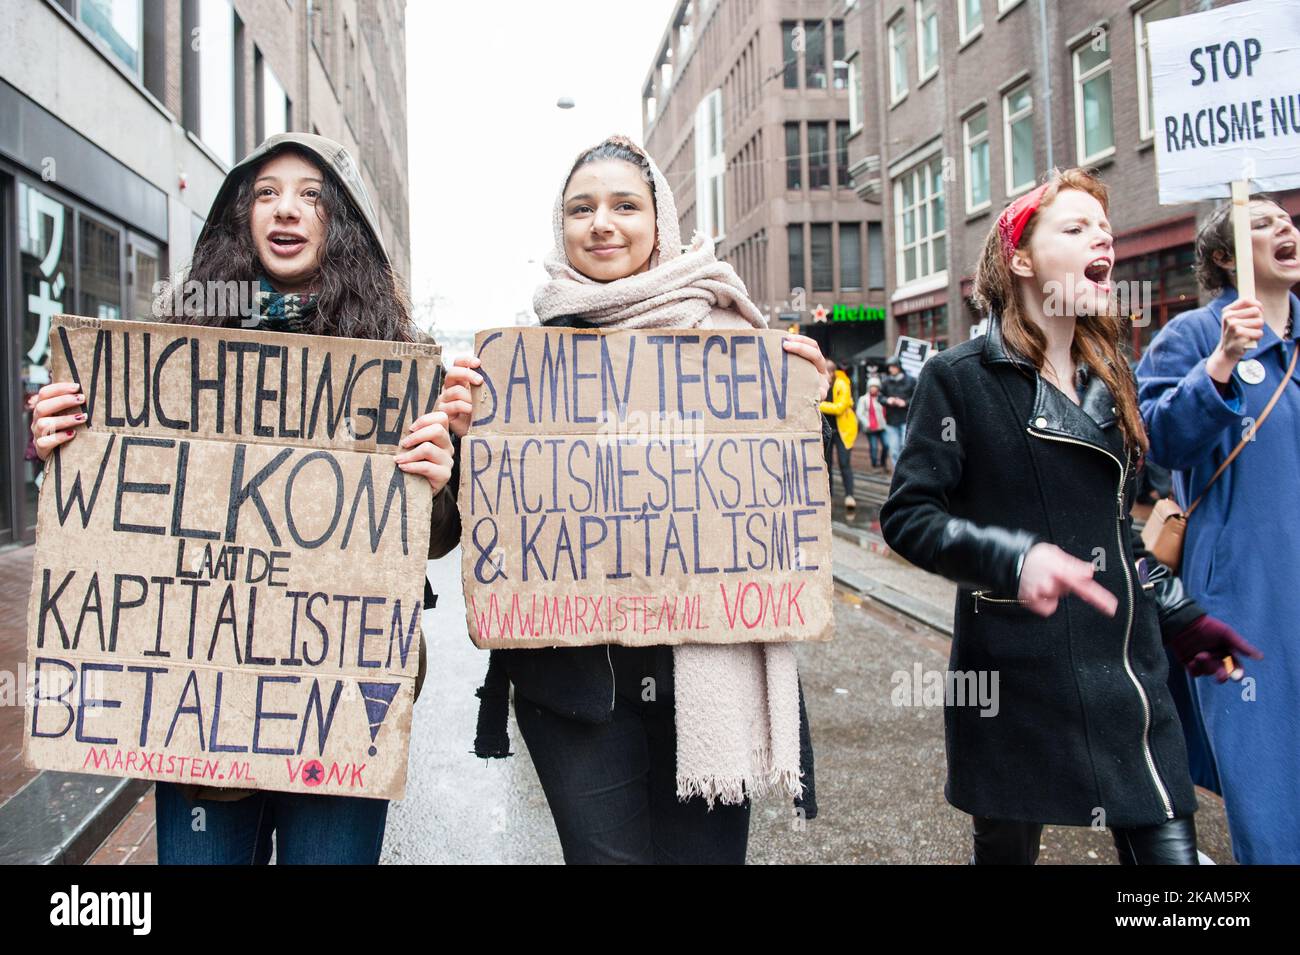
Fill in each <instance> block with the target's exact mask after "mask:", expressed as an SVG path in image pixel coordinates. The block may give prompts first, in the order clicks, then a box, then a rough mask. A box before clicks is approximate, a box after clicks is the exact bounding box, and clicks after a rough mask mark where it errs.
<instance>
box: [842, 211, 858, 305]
mask: <svg viewBox="0 0 1300 955" xmlns="http://www.w3.org/2000/svg"><path fill="white" fill-rule="evenodd" d="M860 288H862V226H861V225H860V224H859V223H857V222H841V223H840V289H841V290H847V291H857V290H858V289H860Z"/></svg>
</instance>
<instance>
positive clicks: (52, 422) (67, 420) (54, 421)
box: [33, 412, 86, 434]
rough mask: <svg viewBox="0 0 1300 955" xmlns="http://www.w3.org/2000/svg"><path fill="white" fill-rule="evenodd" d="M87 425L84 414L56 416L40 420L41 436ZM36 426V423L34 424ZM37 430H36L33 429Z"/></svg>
mask: <svg viewBox="0 0 1300 955" xmlns="http://www.w3.org/2000/svg"><path fill="white" fill-rule="evenodd" d="M85 423H86V415H85V413H84V412H82V413H78V414H65V415H54V416H53V417H49V418H41V419H40V430H39V433H40V434H53V433H54V432H56V431H67V430H68V429H69V428H76V427H78V426H80V425H83V424H85ZM33 424H35V422H33ZM33 430H35V429H33Z"/></svg>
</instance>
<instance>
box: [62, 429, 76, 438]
mask: <svg viewBox="0 0 1300 955" xmlns="http://www.w3.org/2000/svg"><path fill="white" fill-rule="evenodd" d="M64 433H65V434H66V435H67V436H68V437H69V438H70V437H72V436H73V435H74V434H76V432H75V431H73V430H72V429H71V428H69V429H68V430H67V431H65V432H64Z"/></svg>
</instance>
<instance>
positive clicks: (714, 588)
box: [458, 328, 832, 648]
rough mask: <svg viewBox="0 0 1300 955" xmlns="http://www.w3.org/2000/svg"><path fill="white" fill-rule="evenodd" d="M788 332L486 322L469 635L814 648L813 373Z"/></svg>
mask: <svg viewBox="0 0 1300 955" xmlns="http://www.w3.org/2000/svg"><path fill="white" fill-rule="evenodd" d="M784 337H785V336H784V334H783V333H781V332H768V331H747V332H731V331H727V332H724V331H711V330H666V329H665V330H661V329H651V330H645V331H635V332H632V331H627V332H608V333H603V332H597V331H586V330H578V329H564V328H528V329H519V328H509V329H495V330H490V331H487V332H480V333H479V334H478V336H477V337H476V342H475V344H476V348H477V353H478V356H479V358H480V359H481V360H482V366H481V367H480V368H479V372H480V373H481V374H482V375H483V379H484V382H483V384H482V385H481V386H478V387H476V388H475V389H474V417H473V423H472V425H471V429H470V433H469V435H468V436H467V437H466V439H465V440H464V441H462V442H461V446H460V458H459V461H460V486H459V498H458V500H459V506H460V513H461V523H462V532H461V533H462V538H461V547H462V553H463V561H464V567H463V575H464V580H465V603H466V616H467V618H468V621H469V632H470V637H471V638H472V639H473V641H474V643H475V644H476V645H477V646H479V647H494V648H496V647H548V646H581V645H586V644H598V643H621V644H626V645H632V646H641V645H649V644H676V643H742V642H745V643H748V642H762V641H794V640H825V639H829V638H830V633H831V619H832V614H831V590H832V582H831V527H830V495H829V485H828V483H827V471H826V464H825V460H824V457H823V451H822V431H821V413H820V412H819V411H818V408H817V371H816V369H815V368H814V367H813V366H812V364H811V363H810V362H808V361H806V360H804V359H802V358H800V357H798V356H791V355H790V354H789V353H788V352H786V351H785V350H784V349H783V348H782V346H781V341H782V339H783V338H784Z"/></svg>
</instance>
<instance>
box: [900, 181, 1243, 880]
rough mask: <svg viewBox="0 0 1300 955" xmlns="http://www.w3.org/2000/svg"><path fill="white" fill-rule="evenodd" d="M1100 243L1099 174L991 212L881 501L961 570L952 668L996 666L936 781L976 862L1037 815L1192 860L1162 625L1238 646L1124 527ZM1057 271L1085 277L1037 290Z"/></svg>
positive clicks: (1127, 502)
mask: <svg viewBox="0 0 1300 955" xmlns="http://www.w3.org/2000/svg"><path fill="white" fill-rule="evenodd" d="M1113 265H1114V250H1113V236H1112V233H1111V228H1110V223H1109V221H1108V218H1107V195H1106V189H1105V187H1104V186H1103V185H1102V184H1101V182H1099V181H1098V180H1097V179H1095V178H1093V177H1092V176H1091V175H1089V174H1087V173H1085V172H1083V171H1081V170H1077V169H1074V170H1067V171H1065V172H1058V173H1054V174H1053V175H1052V176H1051V178H1050V179H1049V180H1048V181H1047V182H1046V183H1044V184H1043V185H1041V186H1039V187H1038V188H1036V189H1034V190H1033V191H1031V192H1029V193H1027V194H1026V195H1024V196H1022V197H1021V198H1019V199H1017V200H1016V201H1015V202H1014V203H1012V204H1011V206H1010V207H1008V208H1007V209H1006V210H1005V211H1004V212H1003V213H1002V215H1001V216H999V217H998V219H997V221H996V222H995V223H994V225H993V228H992V229H991V230H990V232H989V235H988V238H987V239H986V241H985V245H984V251H983V255H982V257H981V260H980V262H979V266H978V270H977V274H976V279H975V292H976V296H977V298H978V299H979V300H980V305H981V306H982V307H983V308H986V309H988V310H989V311H990V312H991V316H990V319H989V324H988V330H987V332H986V333H985V334H984V335H983V336H981V337H979V338H976V339H972V340H970V341H967V342H963V343H962V344H960V345H957V346H955V347H954V348H951V349H948V350H946V351H943V352H940V353H939V354H937V355H935V356H934V357H933V358H932V359H930V360H929V361H928V362H926V364H925V366H924V369H923V370H922V373H921V378H920V382H919V384H918V387H917V389H916V394H915V397H914V400H913V408H912V413H911V418H910V420H909V430H910V432H911V433H910V435H909V437H908V440H907V443H906V444H905V445H904V447H903V451H902V455H901V457H900V459H899V462H898V467H897V471H896V472H895V475H894V480H893V486H892V488H891V491H890V496H889V499H888V500H887V501H886V503H885V505H884V507H883V508H882V510H881V515H880V520H881V529H882V531H883V532H884V535H885V539H886V540H887V541H888V542H889V545H890V546H891V547H892V548H894V549H895V550H896V551H898V552H899V553H900V554H902V555H903V556H904V557H906V558H907V559H908V560H910V561H912V562H913V563H914V564H917V565H918V566H920V567H921V568H923V569H925V570H929V571H932V572H936V573H940V574H943V575H944V576H946V577H949V578H950V579H952V580H955V581H957V582H958V584H959V587H958V590H957V598H956V614H955V623H954V629H953V643H952V656H951V661H950V668H951V670H952V671H953V672H955V673H957V674H973V675H978V674H984V673H996V674H997V675H998V679H999V683H998V692H999V694H1000V696H999V707H998V711H997V713H996V715H994V716H992V717H990V716H989V715H988V714H987V713H986V712H984V711H983V710H981V709H980V708H978V707H976V706H972V705H970V703H969V701H967V702H965V703H964V704H963V701H961V700H960V699H950V700H948V701H946V702H947V705H946V706H945V709H944V727H945V732H946V743H947V754H948V785H947V788H946V790H945V795H946V796H947V798H948V801H949V802H951V803H952V804H953V805H954V806H956V807H957V808H958V809H961V810H962V811H963V812H967V813H970V814H971V816H972V817H973V830H974V845H975V849H974V856H973V861H974V862H976V863H1032V862H1034V861H1035V859H1036V858H1037V855H1038V847H1039V838H1040V833H1041V830H1042V825H1043V824H1044V823H1054V824H1058V825H1073V826H1092V825H1104V826H1106V827H1107V828H1109V829H1110V830H1111V832H1112V834H1113V836H1114V840H1115V846H1116V849H1117V851H1118V853H1119V858H1120V861H1121V862H1123V863H1128V864H1134V863H1182V864H1194V863H1195V862H1196V861H1197V854H1196V832H1195V828H1194V825H1193V814H1194V812H1195V811H1196V797H1195V795H1194V793H1193V788H1192V783H1191V780H1190V778H1189V776H1188V770H1187V757H1186V752H1185V750H1184V746H1183V739H1182V733H1181V730H1180V727H1179V723H1178V716H1177V713H1176V712H1175V709H1174V705H1173V702H1172V700H1171V699H1170V696H1169V691H1168V689H1167V688H1166V686H1165V678H1166V674H1167V663H1166V660H1165V655H1164V651H1163V647H1162V636H1164V637H1168V638H1170V639H1175V640H1176V639H1180V638H1182V639H1185V638H1186V634H1187V633H1188V631H1189V630H1195V629H1201V630H1204V631H1206V632H1207V634H1208V636H1207V639H1206V640H1205V643H1204V646H1203V648H1204V649H1206V650H1208V651H1210V652H1212V653H1215V654H1218V655H1224V654H1226V653H1229V652H1238V653H1245V652H1248V648H1246V647H1244V646H1243V645H1241V644H1240V641H1239V639H1237V638H1236V637H1235V635H1234V634H1232V633H1231V632H1230V631H1228V629H1227V628H1226V627H1224V626H1223V625H1222V624H1220V623H1219V622H1218V621H1215V620H1212V619H1210V618H1207V617H1205V614H1204V612H1203V611H1201V610H1200V609H1199V608H1198V607H1196V605H1195V604H1193V603H1192V602H1191V600H1190V599H1189V598H1188V597H1187V596H1186V595H1185V594H1184V593H1183V592H1182V589H1181V586H1180V584H1179V583H1178V581H1177V578H1175V577H1173V576H1172V575H1171V574H1170V573H1169V571H1168V569H1167V568H1165V567H1163V566H1158V565H1154V564H1151V563H1150V562H1149V561H1147V560H1146V559H1145V557H1146V555H1145V554H1144V552H1142V550H1141V548H1140V540H1137V538H1136V535H1134V534H1133V533H1132V524H1131V520H1130V519H1129V516H1128V512H1129V509H1130V507H1131V505H1132V500H1133V494H1134V474H1135V471H1136V469H1137V462H1138V460H1139V459H1140V457H1141V455H1142V453H1143V451H1144V449H1145V446H1146V436H1145V434H1144V432H1143V428H1142V421H1141V418H1140V417H1139V415H1138V407H1137V397H1136V394H1135V391H1134V387H1133V381H1132V378H1131V377H1130V375H1129V371H1128V367H1127V365H1126V364H1124V361H1123V357H1122V355H1121V352H1120V326H1119V320H1118V318H1117V317H1116V316H1115V315H1113V314H1112V313H1111V309H1110V303H1109V301H1108V294H1109V288H1110V286H1109V283H1110V275H1111V269H1112V267H1113ZM1072 280H1078V281H1080V282H1086V283H1087V294H1086V295H1083V296H1080V298H1079V300H1078V301H1077V303H1072V304H1073V305H1074V307H1072V308H1071V309H1069V310H1068V311H1066V312H1065V313H1064V314H1060V310H1059V309H1051V308H1049V307H1048V305H1047V294H1046V292H1045V289H1046V288H1050V287H1052V286H1051V284H1050V283H1053V282H1071V281H1072ZM1071 287H1073V286H1071ZM1117 514H1118V520H1117ZM1134 541H1137V543H1138V547H1137V548H1136V549H1135V547H1134Z"/></svg>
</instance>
